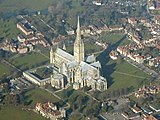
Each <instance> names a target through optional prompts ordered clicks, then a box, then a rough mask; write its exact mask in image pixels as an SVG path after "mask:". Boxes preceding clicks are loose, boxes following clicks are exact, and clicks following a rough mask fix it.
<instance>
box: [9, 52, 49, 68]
mask: <svg viewBox="0 0 160 120" xmlns="http://www.w3.org/2000/svg"><path fill="white" fill-rule="evenodd" d="M9 62H10V63H12V64H13V65H15V66H16V67H18V68H20V69H23V68H24V67H27V68H29V69H31V68H34V67H37V66H40V65H44V64H46V63H48V62H49V60H48V59H47V58H46V57H44V56H43V55H41V54H39V53H34V52H32V53H28V54H25V55H18V56H17V55H16V56H13V57H12V58H10V59H9Z"/></svg>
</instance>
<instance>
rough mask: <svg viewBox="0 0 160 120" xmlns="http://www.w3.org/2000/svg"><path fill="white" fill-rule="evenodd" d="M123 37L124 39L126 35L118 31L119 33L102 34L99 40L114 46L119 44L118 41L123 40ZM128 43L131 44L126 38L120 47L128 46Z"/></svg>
mask: <svg viewBox="0 0 160 120" xmlns="http://www.w3.org/2000/svg"><path fill="white" fill-rule="evenodd" d="M123 37H124V34H123V33H120V32H118V31H117V32H104V33H102V35H101V36H100V38H99V39H100V40H102V41H104V42H107V43H109V44H113V43H115V42H117V41H118V40H120V39H122V38H123ZM128 43H131V41H129V40H128V39H127V38H125V39H124V40H123V42H121V44H120V45H126V44H128Z"/></svg>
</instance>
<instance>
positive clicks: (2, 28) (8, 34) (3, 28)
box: [0, 18, 20, 39]
mask: <svg viewBox="0 0 160 120" xmlns="http://www.w3.org/2000/svg"><path fill="white" fill-rule="evenodd" d="M18 34H20V30H19V29H17V27H16V20H15V18H11V19H9V20H3V19H0V36H3V37H5V38H8V39H11V38H14V39H17V35H18Z"/></svg>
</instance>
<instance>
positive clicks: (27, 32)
mask: <svg viewBox="0 0 160 120" xmlns="http://www.w3.org/2000/svg"><path fill="white" fill-rule="evenodd" d="M27 26H29V25H28V23H27V22H26V23H21V22H19V23H17V28H18V29H20V30H21V31H22V32H23V33H24V34H25V35H31V34H33V33H34V31H33V30H32V29H31V27H27Z"/></svg>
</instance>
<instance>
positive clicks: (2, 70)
mask: <svg viewBox="0 0 160 120" xmlns="http://www.w3.org/2000/svg"><path fill="white" fill-rule="evenodd" d="M10 73H11V69H10V68H9V67H8V66H6V65H4V64H2V63H0V79H3V78H4V77H6V76H8V75H9V74H10Z"/></svg>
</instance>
